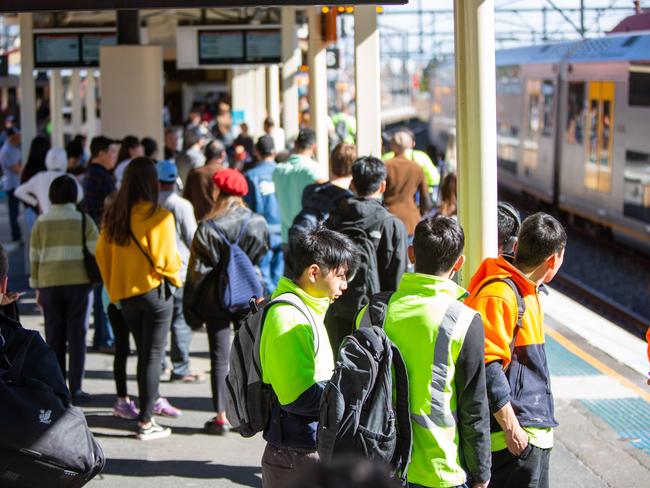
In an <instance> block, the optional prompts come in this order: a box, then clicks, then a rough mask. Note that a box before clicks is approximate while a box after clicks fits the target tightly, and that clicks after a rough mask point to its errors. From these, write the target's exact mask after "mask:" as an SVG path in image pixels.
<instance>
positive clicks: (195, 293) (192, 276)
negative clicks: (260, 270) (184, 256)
mask: <svg viewBox="0 0 650 488" xmlns="http://www.w3.org/2000/svg"><path fill="white" fill-rule="evenodd" d="M248 213H250V210H249V209H247V208H246V207H236V208H234V209H233V210H231V211H229V212H227V213H226V214H224V215H222V216H220V217H218V218H216V219H214V220H213V221H212V222H213V223H214V224H215V225H216V226H217V227H218V228H219V229H221V230H222V231H223V232H224V233H225V234H226V236H228V240H230V242H234V241H236V240H237V237H238V236H239V234H240V232H241V230H242V224H243V221H244V219H245V218H246V216H247V215H248ZM239 247H241V248H242V249H243V250H244V252H245V253H246V254H247V255H248V257H249V258H250V259H251V261H252V262H253V264H254V265H258V264H259V262H260V261H261V260H262V258H263V257H264V255H265V254H266V251H267V250H268V249H269V229H268V226H267V224H266V221H265V220H264V217H262V216H261V215H258V214H253V216H252V217H251V219H250V220H249V221H248V226H247V227H246V230H245V232H244V235H243V236H242V238H241V240H240V241H239ZM227 253H228V246H227V245H226V243H225V242H224V241H223V240H222V238H221V236H220V235H219V234H218V233H217V231H216V230H215V229H214V228H213V227H212V223H211V222H209V221H207V220H206V221H202V222H200V223H199V226H198V228H197V230H196V233H195V234H194V239H193V240H192V248H191V249H190V261H189V264H188V268H187V279H186V281H185V289H184V292H183V312H184V314H185V320H186V321H187V323H188V325H189V326H190V327H192V328H193V329H198V328H200V327H201V325H202V324H204V323H206V322H207V321H208V320H212V319H215V318H216V319H219V318H233V317H232V314H231V313H230V312H228V311H227V310H224V309H223V308H222V307H221V306H220V302H219V299H218V296H219V276H220V275H221V273H222V272H223V268H224V267H225V265H226V263H227V259H228V255H227Z"/></svg>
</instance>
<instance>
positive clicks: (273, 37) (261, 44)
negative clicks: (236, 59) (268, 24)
mask: <svg viewBox="0 0 650 488" xmlns="http://www.w3.org/2000/svg"><path fill="white" fill-rule="evenodd" d="M281 56H282V38H281V34H280V31H279V30H248V31H246V61H247V62H249V63H279V62H280V59H281Z"/></svg>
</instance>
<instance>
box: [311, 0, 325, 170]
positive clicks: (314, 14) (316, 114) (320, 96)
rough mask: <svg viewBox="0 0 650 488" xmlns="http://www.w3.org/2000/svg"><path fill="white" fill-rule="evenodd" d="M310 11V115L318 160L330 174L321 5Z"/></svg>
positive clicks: (322, 167)
mask: <svg viewBox="0 0 650 488" xmlns="http://www.w3.org/2000/svg"><path fill="white" fill-rule="evenodd" d="M308 11H309V54H308V57H309V115H310V117H311V126H312V128H313V129H314V131H315V132H316V160H317V161H318V164H319V165H320V166H321V171H322V174H324V175H329V148H328V134H327V132H328V130H327V58H326V56H327V54H326V51H325V45H324V44H323V41H322V40H321V24H320V7H308Z"/></svg>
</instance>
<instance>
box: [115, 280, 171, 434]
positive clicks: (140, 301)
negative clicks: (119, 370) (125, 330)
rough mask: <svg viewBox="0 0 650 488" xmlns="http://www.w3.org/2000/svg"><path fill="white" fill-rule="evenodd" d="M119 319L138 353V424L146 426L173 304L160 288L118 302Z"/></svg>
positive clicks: (158, 381) (158, 382)
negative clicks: (120, 306)
mask: <svg viewBox="0 0 650 488" xmlns="http://www.w3.org/2000/svg"><path fill="white" fill-rule="evenodd" d="M121 303H122V315H123V316H124V320H125V321H126V323H127V325H128V326H129V330H130V331H131V333H132V334H133V338H134V339H135V346H136V348H137V350H138V367H137V371H138V391H139V397H140V421H141V422H149V421H150V420H151V417H152V416H153V406H154V403H155V402H156V400H157V399H158V396H159V394H158V386H159V385H160V373H161V372H162V369H161V366H160V365H161V361H162V355H163V354H164V353H165V343H166V340H167V334H168V333H169V326H170V325H171V321H172V310H173V306H174V304H173V301H172V297H171V295H166V294H165V292H164V290H163V287H159V288H156V289H154V290H151V291H150V292H148V293H145V294H143V295H137V296H134V297H130V298H126V299H124V300H122V301H121Z"/></svg>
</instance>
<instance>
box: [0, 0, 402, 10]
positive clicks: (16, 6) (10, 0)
mask: <svg viewBox="0 0 650 488" xmlns="http://www.w3.org/2000/svg"><path fill="white" fill-rule="evenodd" d="M380 3H381V4H382V5H403V4H406V3H408V0H382V1H381V2H380ZM327 4H328V5H335V6H338V5H376V4H377V0H354V1H345V2H337V1H333V2H332V1H330V2H327ZM279 5H294V6H298V7H306V6H310V5H320V4H318V3H314V2H311V1H306V0H3V1H2V2H0V12H38V11H67V10H118V9H152V8H192V7H210V8H228V7H234V8H236V7H276V6H279Z"/></svg>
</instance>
